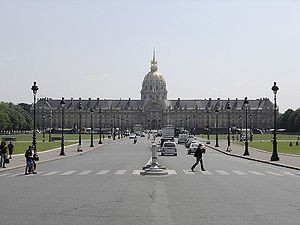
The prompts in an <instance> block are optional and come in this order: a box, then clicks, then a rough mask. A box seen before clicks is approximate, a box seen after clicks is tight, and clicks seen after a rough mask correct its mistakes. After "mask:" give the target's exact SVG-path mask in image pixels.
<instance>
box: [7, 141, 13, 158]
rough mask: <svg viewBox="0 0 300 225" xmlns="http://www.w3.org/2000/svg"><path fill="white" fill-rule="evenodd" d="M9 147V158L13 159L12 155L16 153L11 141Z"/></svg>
mask: <svg viewBox="0 0 300 225" xmlns="http://www.w3.org/2000/svg"><path fill="white" fill-rule="evenodd" d="M7 147H8V153H9V158H10V159H11V155H12V154H13V151H14V145H13V143H12V142H11V141H10V142H9V144H8V146H7Z"/></svg>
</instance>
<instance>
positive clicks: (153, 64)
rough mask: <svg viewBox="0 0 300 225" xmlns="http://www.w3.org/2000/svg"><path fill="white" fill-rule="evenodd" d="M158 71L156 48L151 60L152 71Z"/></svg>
mask: <svg viewBox="0 0 300 225" xmlns="http://www.w3.org/2000/svg"><path fill="white" fill-rule="evenodd" d="M155 71H157V61H156V59H155V49H154V50H153V59H152V61H151V72H155Z"/></svg>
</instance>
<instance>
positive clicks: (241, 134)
mask: <svg viewBox="0 0 300 225" xmlns="http://www.w3.org/2000/svg"><path fill="white" fill-rule="evenodd" d="M242 119H243V116H242V115H240V116H239V120H240V128H241V130H240V140H239V141H242V136H243V123H242Z"/></svg>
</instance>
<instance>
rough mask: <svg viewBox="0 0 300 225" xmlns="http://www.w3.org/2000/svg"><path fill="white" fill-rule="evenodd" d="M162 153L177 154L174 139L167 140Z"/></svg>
mask: <svg viewBox="0 0 300 225" xmlns="http://www.w3.org/2000/svg"><path fill="white" fill-rule="evenodd" d="M160 154H161V155H165V154H171V155H175V156H177V146H176V143H175V142H174V141H165V142H164V144H163V146H162V148H161V150H160Z"/></svg>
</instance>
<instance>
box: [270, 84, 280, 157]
mask: <svg viewBox="0 0 300 225" xmlns="http://www.w3.org/2000/svg"><path fill="white" fill-rule="evenodd" d="M278 90H279V87H278V86H277V85H276V82H274V85H273V87H272V91H273V93H274V135H273V153H272V156H271V161H279V157H278V153H277V137H276V130H277V120H276V110H277V103H276V95H277V91H278Z"/></svg>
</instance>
